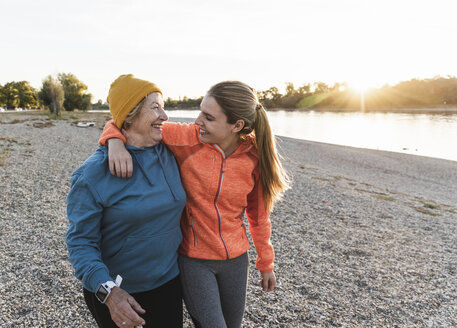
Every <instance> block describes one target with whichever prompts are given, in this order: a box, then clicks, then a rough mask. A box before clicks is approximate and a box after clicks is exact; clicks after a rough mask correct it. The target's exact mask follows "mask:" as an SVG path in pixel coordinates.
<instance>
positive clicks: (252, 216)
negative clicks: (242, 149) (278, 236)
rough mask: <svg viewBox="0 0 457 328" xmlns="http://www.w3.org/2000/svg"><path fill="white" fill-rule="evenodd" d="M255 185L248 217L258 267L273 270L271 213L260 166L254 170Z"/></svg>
mask: <svg viewBox="0 0 457 328" xmlns="http://www.w3.org/2000/svg"><path fill="white" fill-rule="evenodd" d="M254 178H255V185H254V188H253V189H252V191H251V192H250V193H249V195H248V206H247V208H246V217H247V219H248V222H249V231H250V232H251V236H252V240H253V242H254V246H255V249H256V252H257V260H256V267H257V269H259V271H260V272H262V273H268V272H272V271H273V269H274V264H273V262H274V258H275V255H274V250H273V245H272V244H271V242H270V236H271V222H270V213H269V212H267V211H266V210H265V203H264V201H263V192H262V185H261V183H260V179H259V170H258V166H257V168H256V170H255V171H254Z"/></svg>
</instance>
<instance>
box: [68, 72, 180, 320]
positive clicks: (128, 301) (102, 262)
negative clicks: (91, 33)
mask: <svg viewBox="0 0 457 328" xmlns="http://www.w3.org/2000/svg"><path fill="white" fill-rule="evenodd" d="M108 102H109V104H110V110H111V113H112V115H113V119H114V122H115V124H116V125H117V126H119V127H122V129H123V131H128V133H129V136H128V137H127V149H128V152H129V154H132V156H133V158H134V162H133V163H134V164H133V165H134V170H135V172H134V174H133V176H132V178H131V179H118V178H116V177H113V176H112V175H111V174H110V173H109V170H108V149H107V148H106V147H102V146H100V147H99V148H98V149H97V151H96V152H95V153H94V154H93V155H92V156H91V157H89V159H88V160H87V161H85V162H84V164H83V165H82V166H81V167H80V168H78V169H77V170H76V171H75V172H74V173H73V175H72V177H71V189H70V193H69V194H68V199H67V210H68V219H69V221H70V225H69V227H68V231H67V236H66V242H67V246H68V251H69V253H70V261H71V263H72V265H73V267H74V268H75V275H76V277H77V278H79V279H80V280H81V281H82V284H83V287H84V299H85V301H86V304H87V306H88V308H89V310H90V312H91V314H92V315H93V317H94V318H95V320H96V322H97V324H98V326H99V327H105V328H106V327H109V328H112V327H126V328H127V327H133V326H136V325H145V328H146V327H169V328H176V327H182V290H181V282H180V278H179V267H178V252H177V250H178V247H179V245H180V243H181V240H182V235H181V229H180V218H181V214H182V211H183V208H184V205H185V203H186V195H185V193H184V189H183V188H182V184H181V181H180V178H179V171H178V166H177V164H176V161H175V159H174V157H173V154H172V153H171V152H170V151H169V150H168V149H167V148H166V147H165V146H164V145H163V144H161V143H160V140H161V139H162V126H163V122H164V121H166V120H167V119H168V116H167V114H166V113H165V112H164V109H163V99H162V92H161V91H160V89H159V88H158V87H157V86H156V85H155V84H153V83H151V82H148V81H144V80H140V79H137V78H134V77H133V76H132V75H121V76H120V77H119V78H118V79H116V81H114V82H113V83H112V84H111V88H110V91H109V95H108ZM116 276H119V277H122V281H121V279H120V278H117V279H116ZM115 280H116V281H115Z"/></svg>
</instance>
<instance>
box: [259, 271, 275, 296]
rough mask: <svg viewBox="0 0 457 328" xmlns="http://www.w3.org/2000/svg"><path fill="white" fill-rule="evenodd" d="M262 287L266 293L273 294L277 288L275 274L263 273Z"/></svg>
mask: <svg viewBox="0 0 457 328" xmlns="http://www.w3.org/2000/svg"><path fill="white" fill-rule="evenodd" d="M260 286H261V287H262V289H263V291H264V292H272V291H273V290H274V289H275V286H276V276H275V274H274V272H268V273H262V279H261V280H260Z"/></svg>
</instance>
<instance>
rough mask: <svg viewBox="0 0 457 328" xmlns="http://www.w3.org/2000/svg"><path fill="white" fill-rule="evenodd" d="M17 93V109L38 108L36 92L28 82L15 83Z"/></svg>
mask: <svg viewBox="0 0 457 328" xmlns="http://www.w3.org/2000/svg"><path fill="white" fill-rule="evenodd" d="M16 89H17V92H18V101H19V107H23V108H24V107H36V106H38V92H37V90H35V88H33V87H32V86H31V85H30V83H29V82H27V81H20V82H16Z"/></svg>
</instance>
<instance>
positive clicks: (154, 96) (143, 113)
mask: <svg viewBox="0 0 457 328" xmlns="http://www.w3.org/2000/svg"><path fill="white" fill-rule="evenodd" d="M167 120H168V116H167V114H166V113H165V110H164V102H163V98H162V95H161V94H160V93H158V92H154V93H151V94H150V95H148V96H147V97H146V99H145V102H144V104H143V106H142V107H141V109H140V112H139V113H138V115H136V116H135V118H134V119H133V122H132V124H131V125H130V127H129V128H128V131H127V133H125V135H126V137H127V143H128V144H130V145H133V146H136V147H141V148H143V147H150V146H153V145H155V144H157V143H158V142H160V141H161V140H162V124H163V122H165V121H167ZM129 141H130V142H129Z"/></svg>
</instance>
